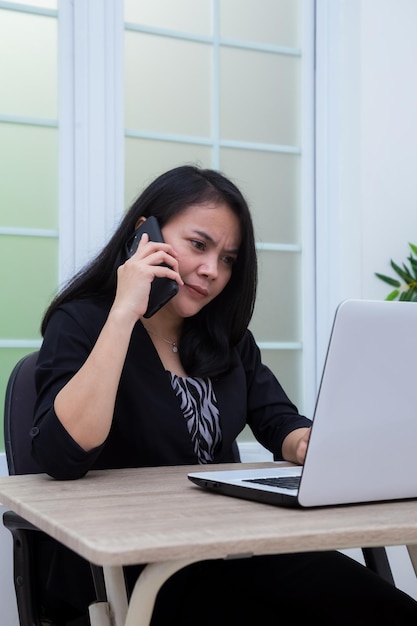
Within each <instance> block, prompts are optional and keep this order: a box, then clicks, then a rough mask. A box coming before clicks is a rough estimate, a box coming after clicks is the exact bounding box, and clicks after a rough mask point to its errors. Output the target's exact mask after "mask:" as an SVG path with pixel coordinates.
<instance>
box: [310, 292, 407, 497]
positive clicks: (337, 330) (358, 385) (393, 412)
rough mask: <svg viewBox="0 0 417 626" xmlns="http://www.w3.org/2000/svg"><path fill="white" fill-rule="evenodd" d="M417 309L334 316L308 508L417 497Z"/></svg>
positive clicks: (380, 304)
mask: <svg viewBox="0 0 417 626" xmlns="http://www.w3.org/2000/svg"><path fill="white" fill-rule="evenodd" d="M416 369H417V304H416V303H412V302H399V301H396V302H387V301H367V300H347V301H345V302H343V303H342V304H341V305H340V306H339V307H338V310H337V312H336V316H335V321H334V325H333V329H332V334H331V340H330V342H329V348H328V353H327V357H326V362H325V366H324V370H323V375H322V381H321V385H320V389H319V394H318V399H317V403H316V409H315V413H314V421H313V429H312V436H311V442H310V445H309V448H308V451H307V456H306V460H305V466H304V471H303V475H302V480H301V486H300V490H299V494H298V499H299V502H300V504H301V505H302V506H320V505H327V504H342V503H353V502H367V501H375V500H391V499H397V498H408V497H417V450H416V442H417V395H416V391H417V376H416Z"/></svg>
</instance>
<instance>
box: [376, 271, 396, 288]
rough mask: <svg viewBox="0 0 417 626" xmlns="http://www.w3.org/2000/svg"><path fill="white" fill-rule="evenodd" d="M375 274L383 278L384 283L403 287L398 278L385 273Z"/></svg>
mask: <svg viewBox="0 0 417 626" xmlns="http://www.w3.org/2000/svg"><path fill="white" fill-rule="evenodd" d="M375 276H378V278H380V279H381V280H383V281H384V283H388V285H391V287H401V283H400V281H399V280H397V279H396V278H390V276H385V274H378V273H377V272H375Z"/></svg>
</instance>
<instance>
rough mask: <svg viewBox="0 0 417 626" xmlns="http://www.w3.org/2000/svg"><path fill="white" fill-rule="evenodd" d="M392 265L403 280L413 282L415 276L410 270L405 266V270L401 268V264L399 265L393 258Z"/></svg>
mask: <svg viewBox="0 0 417 626" xmlns="http://www.w3.org/2000/svg"><path fill="white" fill-rule="evenodd" d="M391 267H392V268H393V269H394V270H395V271H396V273H397V274H398V276H401V278H402V279H403V280H405V282H406V283H407V285H408V283H409V282H411V281H412V280H413V277H412V276H411V274H410V272H409V270H408V269H407V268H406V267H405V266H404V268H405V269H404V270H403V269H401V267H400V266H399V265H397V264H396V263H394V261H393V260H391Z"/></svg>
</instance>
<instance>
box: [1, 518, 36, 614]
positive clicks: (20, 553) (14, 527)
mask: <svg viewBox="0 0 417 626" xmlns="http://www.w3.org/2000/svg"><path fill="white" fill-rule="evenodd" d="M3 524H4V526H5V527H6V528H7V529H8V530H10V532H11V533H12V536H13V579H14V580H13V581H14V588H15V592H16V601H17V610H18V614H19V623H20V626H41V622H40V617H39V608H38V607H37V605H36V601H35V598H36V592H35V580H34V579H35V576H34V573H33V571H32V566H33V542H32V539H33V534H34V533H38V532H41V531H40V530H39V529H38V528H37V527H36V526H34V525H33V524H30V522H27V521H26V520H25V519H24V518H23V517H20V515H17V514H16V513H14V512H13V511H5V513H3Z"/></svg>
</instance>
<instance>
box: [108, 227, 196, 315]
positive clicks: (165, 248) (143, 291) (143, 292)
mask: <svg viewBox="0 0 417 626" xmlns="http://www.w3.org/2000/svg"><path fill="white" fill-rule="evenodd" d="M162 263H164V264H166V265H162ZM167 266H168V267H167ZM157 277H158V278H171V279H172V280H175V281H176V282H177V283H178V285H179V286H181V285H183V284H184V283H183V281H182V279H181V276H180V274H179V271H178V261H177V256H176V253H175V250H173V248H172V247H171V246H170V245H169V244H167V243H159V242H155V241H150V240H149V236H148V234H147V233H144V234H143V235H142V237H141V240H140V242H139V245H138V248H137V250H136V252H135V253H134V254H133V255H132V256H131V257H130V258H129V259H127V261H126V262H125V263H123V265H121V266H120V267H119V268H118V270H117V289H116V296H115V299H114V303H113V306H112V311H114V310H117V311H118V314H119V315H120V314H122V315H125V316H126V318H128V319H130V320H131V321H132V322H133V323H135V322H136V321H137V320H138V319H139V318H140V317H142V315H143V314H144V313H145V311H146V309H147V307H148V301H149V293H150V290H151V284H152V281H153V280H154V278H157Z"/></svg>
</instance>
